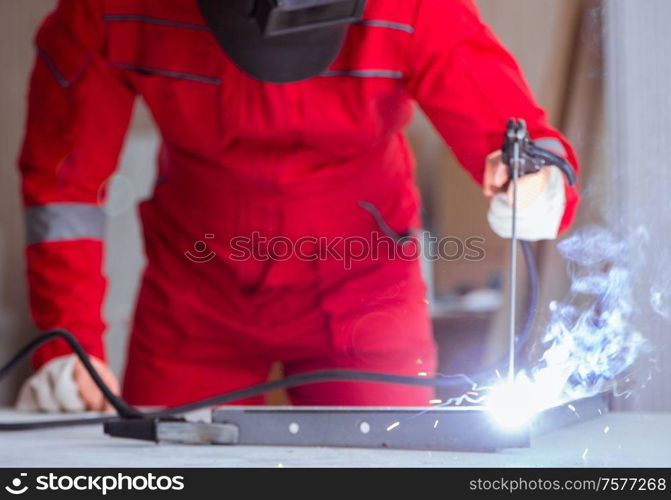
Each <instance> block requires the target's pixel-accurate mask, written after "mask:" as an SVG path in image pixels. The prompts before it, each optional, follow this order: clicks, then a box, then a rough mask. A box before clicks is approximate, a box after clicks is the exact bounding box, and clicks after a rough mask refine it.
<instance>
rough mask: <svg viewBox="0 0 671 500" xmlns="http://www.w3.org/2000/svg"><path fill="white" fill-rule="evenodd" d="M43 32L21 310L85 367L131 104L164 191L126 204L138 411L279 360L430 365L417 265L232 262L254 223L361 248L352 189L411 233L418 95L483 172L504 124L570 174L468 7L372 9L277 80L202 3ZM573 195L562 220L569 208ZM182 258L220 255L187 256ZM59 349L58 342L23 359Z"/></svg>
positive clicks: (312, 400)
mask: <svg viewBox="0 0 671 500" xmlns="http://www.w3.org/2000/svg"><path fill="white" fill-rule="evenodd" d="M36 44H37V50H38V58H37V62H36V65H35V69H34V73H33V76H32V81H31V89H30V97H29V103H30V110H29V117H28V124H27V132H26V138H25V144H24V147H23V151H22V154H21V157H20V168H21V173H22V175H23V195H24V198H25V205H26V221H27V231H28V247H27V259H28V279H29V287H30V299H31V308H32V314H33V317H34V320H35V322H36V324H37V326H38V327H39V328H40V329H42V330H46V329H49V328H54V327H62V328H66V329H68V330H70V331H72V332H73V333H74V334H75V335H76V336H77V337H78V339H79V340H80V341H81V342H82V344H83V346H84V347H85V348H86V350H87V351H88V352H89V353H90V354H92V355H95V356H98V357H100V358H104V348H103V331H104V329H105V325H104V322H103V320H102V319H101V304H102V302H103V298H104V294H105V287H106V279H105V277H104V276H103V274H102V265H101V264H102V259H103V235H104V212H103V210H102V208H101V204H102V201H103V200H104V195H105V193H104V192H105V184H106V181H107V180H108V179H109V177H110V176H111V175H112V174H113V172H114V170H115V167H116V165H117V159H118V156H119V151H120V149H121V148H122V144H123V142H124V136H125V134H126V130H127V127H128V123H129V118H130V116H131V110H132V108H133V103H134V101H135V99H136V97H137V96H141V97H142V98H143V99H144V100H145V102H146V103H147V105H148V107H149V108H150V110H151V112H152V113H153V117H154V119H155V121H156V124H157V126H158V128H159V129H160V132H161V135H162V139H163V142H162V146H161V149H160V154H159V158H158V169H159V173H158V181H157V183H156V186H155V190H154V193H153V195H152V197H151V198H150V199H149V200H147V201H144V202H143V203H142V204H141V206H140V214H141V218H142V223H143V227H144V238H145V247H146V254H147V258H148V264H147V268H146V270H145V273H144V277H143V281H142V287H141V291H140V295H139V299H138V304H137V310H136V314H135V322H134V326H133V331H132V336H131V341H130V347H129V352H128V365H127V369H126V373H125V383H124V393H123V395H124V396H125V397H126V398H127V399H128V401H129V402H130V403H133V404H147V405H154V404H167V405H174V404H178V403H184V402H188V401H193V400H196V399H199V398H203V397H206V396H211V395H213V394H214V393H218V392H224V391H230V390H233V389H237V388H240V387H244V386H248V385H251V384H256V383H259V382H262V381H265V380H266V378H267V375H268V371H269V367H270V364H271V362H273V361H276V360H278V361H282V362H283V363H284V366H285V371H286V373H287V374H292V373H298V372H304V371H311V370H317V369H327V368H334V367H338V368H351V369H363V370H373V371H382V372H393V373H399V374H411V375H416V374H417V373H418V372H432V371H433V370H434V369H435V367H436V366H435V347H434V343H433V340H432V336H431V329H430V323H429V319H428V315H427V305H426V301H425V287H424V284H423V282H422V279H421V276H420V266H419V263H418V261H417V260H409V261H408V260H402V259H390V258H386V257H384V256H383V257H381V258H378V259H372V258H367V259H363V260H359V261H356V262H353V263H352V265H351V268H350V269H346V266H345V265H344V263H343V262H342V261H340V260H338V259H334V258H325V259H317V260H307V259H299V258H296V257H292V258H289V259H283V260H275V261H274V260H258V259H248V260H245V261H235V260H233V259H231V252H232V251H233V248H232V246H231V238H233V237H235V236H250V235H251V234H252V233H254V232H256V233H257V234H258V235H260V236H263V237H266V238H272V237H274V236H285V237H288V238H290V239H292V240H296V239H298V238H300V237H302V236H313V237H326V238H338V237H348V236H355V237H363V238H370V237H371V234H372V233H374V232H379V227H378V225H377V223H376V221H375V220H374V218H373V217H371V214H370V213H368V212H366V211H365V210H363V209H362V208H361V206H360V205H359V202H360V201H367V202H369V203H371V204H373V205H374V206H376V207H377V209H378V210H379V211H380V212H381V215H382V217H383V218H384V219H385V221H386V222H387V224H388V225H389V226H391V228H393V229H394V230H395V231H397V232H398V233H403V232H404V231H406V230H407V229H409V228H413V227H418V226H419V225H420V220H419V216H418V207H419V198H418V192H417V189H416V187H415V184H414V180H413V168H414V164H413V159H412V156H411V153H410V151H409V149H408V145H407V143H406V140H405V138H404V135H403V128H404V127H405V126H406V124H407V123H408V121H409V120H410V118H411V113H412V103H413V101H416V102H417V103H418V104H419V105H420V106H421V107H422V109H423V110H424V111H425V112H426V113H427V115H428V116H429V117H430V119H431V120H432V121H433V123H434V124H435V126H436V128H437V129H438V131H439V132H440V133H441V134H442V136H443V137H444V139H445V141H446V142H447V143H448V144H449V145H450V146H451V147H452V149H453V150H454V152H455V153H456V155H457V157H458V159H459V160H460V162H461V164H462V165H463V166H464V168H465V169H467V170H468V171H469V172H470V173H471V174H472V176H473V177H474V179H475V180H476V181H477V182H481V181H482V177H483V168H484V163H485V157H486V155H487V154H488V153H491V152H492V151H495V150H497V149H498V148H499V147H500V144H501V140H502V134H503V130H504V127H505V124H506V120H507V119H508V118H510V117H513V116H515V117H522V118H525V119H526V120H527V122H528V125H529V128H530V131H531V134H532V137H534V138H543V137H548V138H556V139H558V140H560V141H561V142H562V144H563V145H564V147H565V148H566V151H568V156H567V157H568V159H569V161H570V162H571V163H572V164H573V165H576V158H575V157H574V155H573V153H572V151H571V148H570V146H569V144H568V143H567V142H566V141H565V140H564V139H563V138H562V136H561V135H560V134H559V133H558V132H557V131H556V130H555V129H553V128H551V127H550V126H549V125H548V122H547V118H546V115H545V113H544V112H543V110H541V109H540V108H539V107H538V105H537V104H536V103H535V102H534V100H533V97H532V95H531V93H530V91H529V89H528V87H527V85H526V83H525V82H524V79H523V77H522V74H521V72H520V69H519V67H518V65H517V64H516V62H515V61H514V60H513V58H512V57H511V55H510V54H509V53H508V52H507V51H506V50H505V49H504V48H503V47H502V46H501V44H500V42H499V41H498V40H497V39H496V37H495V36H494V34H493V33H492V31H491V30H490V29H489V28H487V27H486V26H485V25H483V23H482V21H481V20H480V18H479V16H478V12H477V10H476V8H475V6H474V4H473V2H472V0H369V2H368V6H367V9H366V12H365V17H364V21H363V22H362V23H359V24H356V25H353V26H351V27H350V29H349V34H348V38H347V41H346V44H345V46H344V48H343V50H342V52H341V54H340V56H339V58H338V59H337V61H335V62H334V63H333V65H332V67H331V68H330V69H329V71H327V72H326V73H324V74H322V75H320V76H318V77H315V78H312V79H310V80H307V81H303V82H299V83H292V84H284V85H277V84H268V83H262V82H259V81H256V80H253V79H251V78H250V77H248V76H246V75H245V74H244V73H242V72H241V71H240V70H238V69H237V68H236V66H235V65H234V64H233V63H232V62H231V61H230V60H229V59H228V58H227V56H226V55H225V53H224V52H223V51H222V50H221V49H220V48H219V46H218V45H217V42H216V41H215V40H214V38H213V36H212V35H211V34H210V32H209V31H208V30H207V29H206V28H205V24H204V21H203V19H202V17H201V15H200V13H199V10H198V8H197V5H196V2H195V0H162V1H154V0H60V2H59V4H58V7H57V9H56V11H55V12H54V13H53V14H52V15H51V16H49V18H48V19H47V20H46V21H45V22H44V24H43V26H42V27H41V29H40V31H39V33H38V35H37V39H36ZM147 167H148V166H147ZM566 196H567V209H566V213H565V216H564V219H563V222H562V226H561V228H562V229H564V228H566V227H567V226H568V225H569V224H570V221H571V219H572V217H573V214H574V211H575V208H576V204H577V200H578V196H577V192H576V190H575V189H569V188H567V190H566ZM205 235H209V236H214V238H210V239H207V240H204V241H206V242H207V245H208V247H209V250H207V251H205V252H204V253H202V254H198V251H199V250H202V248H199V249H196V250H193V248H194V243H195V242H197V241H200V240H203V239H204V237H205ZM189 250H191V251H192V254H193V255H195V256H201V257H210V255H209V254H208V253H207V252H210V251H211V252H214V253H216V257H214V258H213V259H212V260H209V262H204V263H197V262H194V261H193V259H189V258H187V257H185V252H186V251H189ZM382 253H384V252H382ZM202 260H208V259H207V258H203V259H202ZM69 352H70V350H69V348H67V347H66V346H65V345H64V344H63V343H62V342H53V343H51V344H49V345H47V346H45V347H44V348H42V349H41V350H40V351H39V352H38V353H37V355H36V356H35V358H34V362H35V364H36V366H40V365H41V364H43V363H45V362H46V361H47V360H49V359H51V358H53V357H55V356H57V355H63V354H66V353H69ZM431 394H432V391H430V390H429V389H426V388H413V387H405V386H392V385H384V384H375V383H322V384H317V385H312V386H306V387H301V388H297V389H293V390H291V391H290V397H291V399H292V401H293V402H294V403H297V404H346V405H425V404H426V403H427V400H428V399H429V398H430V397H431ZM259 401H260V399H254V400H248V401H245V403H258V402H259Z"/></svg>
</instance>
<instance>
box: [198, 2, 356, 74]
mask: <svg viewBox="0 0 671 500" xmlns="http://www.w3.org/2000/svg"><path fill="white" fill-rule="evenodd" d="M198 4H199V6H200V10H201V12H202V14H203V17H204V18H205V21H206V23H207V25H208V26H209V28H210V30H211V31H212V33H213V34H214V36H215V38H216V39H217V41H218V42H219V45H221V47H222V48H223V49H224V51H225V52H226V54H227V55H228V56H229V57H230V58H231V60H232V61H233V62H234V63H235V64H236V65H237V66H238V67H239V68H240V69H241V70H243V71H244V72H245V73H247V74H248V75H250V76H251V77H253V78H255V79H257V80H261V81H264V82H272V83H290V82H297V81H301V80H306V79H308V78H312V77H314V76H317V75H319V74H320V73H322V72H324V70H326V69H327V68H328V67H329V66H330V65H331V64H332V63H333V61H335V59H336V57H337V56H338V54H339V53H340V49H341V48H342V46H343V43H344V41H345V36H346V34H347V28H348V26H349V24H351V23H353V22H357V21H359V20H360V19H361V17H362V15H363V10H364V8H365V6H366V0H198Z"/></svg>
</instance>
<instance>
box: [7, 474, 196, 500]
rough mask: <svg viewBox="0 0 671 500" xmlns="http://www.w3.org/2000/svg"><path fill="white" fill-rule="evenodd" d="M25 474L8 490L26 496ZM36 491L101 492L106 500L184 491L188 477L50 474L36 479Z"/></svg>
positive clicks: (9, 486) (12, 483)
mask: <svg viewBox="0 0 671 500" xmlns="http://www.w3.org/2000/svg"><path fill="white" fill-rule="evenodd" d="M26 476H27V474H26V473H25V472H22V473H21V474H20V475H19V477H16V478H14V479H12V481H11V483H10V484H9V485H8V486H5V490H6V491H7V492H8V493H11V494H12V495H22V494H24V493H25V492H26V491H28V490H29V489H30V487H29V486H28V484H26V481H24V478H26ZM32 489H33V490H36V491H72V490H75V491H88V492H96V491H97V492H100V493H101V494H102V495H103V496H104V495H107V493H108V492H112V491H146V490H149V491H181V490H183V489H184V476H168V475H162V476H157V475H155V474H152V473H148V474H138V475H128V474H123V473H118V474H103V475H68V474H64V475H58V474H54V473H53V472H52V473H49V474H48V475H41V476H37V477H36V478H35V484H34V485H33V486H32Z"/></svg>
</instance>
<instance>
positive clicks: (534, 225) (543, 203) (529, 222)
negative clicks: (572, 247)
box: [487, 167, 566, 241]
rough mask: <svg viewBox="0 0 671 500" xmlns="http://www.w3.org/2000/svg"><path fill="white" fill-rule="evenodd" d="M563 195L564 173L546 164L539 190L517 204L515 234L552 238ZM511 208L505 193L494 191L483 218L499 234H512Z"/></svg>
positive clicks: (525, 237) (556, 230) (522, 237)
mask: <svg viewBox="0 0 671 500" xmlns="http://www.w3.org/2000/svg"><path fill="white" fill-rule="evenodd" d="M565 208H566V195H565V193H564V177H563V175H562V173H561V171H560V170H559V169H558V168H556V167H551V168H550V179H549V180H548V183H547V185H546V186H545V189H544V190H543V191H542V192H541V194H540V195H539V196H538V197H537V198H536V199H535V200H534V201H532V202H531V203H530V204H529V205H527V206H525V207H518V208H517V236H518V238H519V239H520V240H526V241H538V240H553V239H555V238H556V237H557V234H558V233H559V225H560V224H561V220H562V217H563V216H564V210H565ZM512 217H513V209H512V207H511V206H510V204H509V203H508V196H507V194H506V193H500V194H497V195H495V196H494V197H493V198H492V200H491V202H490V204H489V212H488V214H487V219H488V220H489V226H490V227H491V228H492V231H494V232H495V233H496V234H498V235H499V236H500V237H502V238H511V237H512Z"/></svg>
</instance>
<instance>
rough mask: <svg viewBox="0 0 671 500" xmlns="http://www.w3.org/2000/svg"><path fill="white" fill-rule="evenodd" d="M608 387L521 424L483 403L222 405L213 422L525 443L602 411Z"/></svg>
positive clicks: (256, 436)
mask: <svg viewBox="0 0 671 500" xmlns="http://www.w3.org/2000/svg"><path fill="white" fill-rule="evenodd" d="M609 408H610V393H603V394H597V395H595V396H592V397H589V398H584V399H580V400H576V401H573V402H571V403H567V404H563V405H560V406H557V407H553V408H550V409H548V410H545V411H543V412H541V413H539V414H538V415H536V417H535V418H534V419H533V420H532V421H530V422H528V423H525V424H523V425H521V426H519V427H516V428H513V429H511V428H506V427H502V426H500V425H498V424H497V423H496V421H495V419H493V418H492V415H491V414H490V413H489V411H488V410H487V409H485V408H483V407H447V408H439V407H432V408H400V407H399V408H396V407H394V408H382V407H317V406H316V407H291V406H286V407H284V406H281V407H268V406H265V407H264V406H257V407H253V406H237V407H236V406H226V407H220V408H216V409H214V410H213V411H212V422H213V423H217V424H228V425H234V426H235V427H237V428H238V432H239V435H238V441H237V443H238V444H242V445H265V446H335V447H357V448H397V449H416V450H419V449H421V450H451V451H491V452H493V451H497V450H500V449H506V448H528V447H530V446H531V439H532V437H533V436H538V435H541V434H544V433H546V432H549V431H551V430H555V429H559V428H563V427H567V426H570V425H573V424H577V423H580V422H584V421H586V420H589V419H592V418H595V417H598V416H601V415H605V414H606V413H608V411H609Z"/></svg>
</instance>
